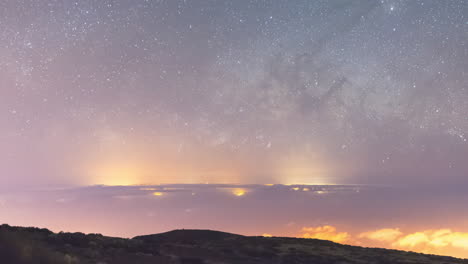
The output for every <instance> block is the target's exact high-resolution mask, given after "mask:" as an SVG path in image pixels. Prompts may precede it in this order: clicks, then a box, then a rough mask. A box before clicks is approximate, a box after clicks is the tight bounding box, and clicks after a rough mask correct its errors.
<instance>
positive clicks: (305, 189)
mask: <svg viewBox="0 0 468 264" xmlns="http://www.w3.org/2000/svg"><path fill="white" fill-rule="evenodd" d="M302 190H303V191H304V192H308V191H310V189H309V188H307V187H306V188H303V189H302Z"/></svg>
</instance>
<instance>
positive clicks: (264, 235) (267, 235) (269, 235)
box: [262, 233, 273, 237]
mask: <svg viewBox="0 0 468 264" xmlns="http://www.w3.org/2000/svg"><path fill="white" fill-rule="evenodd" d="M262 237H273V236H272V235H271V234H267V233H265V234H263V235H262Z"/></svg>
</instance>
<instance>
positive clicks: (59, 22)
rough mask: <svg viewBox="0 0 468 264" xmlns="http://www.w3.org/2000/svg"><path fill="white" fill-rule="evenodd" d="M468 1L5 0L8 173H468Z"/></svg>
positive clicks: (135, 180)
mask: <svg viewBox="0 0 468 264" xmlns="http://www.w3.org/2000/svg"><path fill="white" fill-rule="evenodd" d="M467 14H468V2H466V1H464V0H452V1H417V0H415V1H403V0H401V1H396V0H388V1H373V0H362V1H351V0H349V1H346V0H336V1H305V0H304V1H279V0H276V1H244V0H242V1H214V0H206V1H188V0H187V1H176V0H173V1H162V0H154V1H149V0H146V1H143V0H132V1H131V0H128V1H126V0H115V1H109V0H102V1H89V0H80V1H71V0H55V1H49V0H44V1H32V0H31V1H27V0H22V1H18V0H3V1H1V2H0V149H1V151H0V174H1V177H0V182H1V183H2V184H5V183H8V184H10V185H37V186H39V185H40V186H43V185H48V186H50V185H93V184H106V185H129V184H158V183H285V184H286V183H320V184H332V183H340V184H341V183H360V184H420V183H424V184H460V183H465V184H467V183H468V177H467V176H468V175H467V172H468V162H466V159H467V157H468V142H467V140H468V76H467V69H468V48H467V45H468V34H467V32H468V30H467V29H468V18H467Z"/></svg>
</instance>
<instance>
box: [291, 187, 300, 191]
mask: <svg viewBox="0 0 468 264" xmlns="http://www.w3.org/2000/svg"><path fill="white" fill-rule="evenodd" d="M299 189H300V188H299V187H294V188H291V190H293V191H299Z"/></svg>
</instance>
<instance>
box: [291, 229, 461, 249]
mask: <svg viewBox="0 0 468 264" xmlns="http://www.w3.org/2000/svg"><path fill="white" fill-rule="evenodd" d="M299 237H302V238H315V239H323V240H330V241H333V242H337V243H344V244H350V245H359V246H369V247H376V246H377V247H385V248H391V249H399V250H409V251H415V252H421V253H427V254H438V255H451V256H457V257H468V253H467V252H466V250H468V232H466V233H464V232H454V231H452V230H451V229H437V230H424V231H417V232H412V233H404V232H402V231H401V230H400V229H398V228H383V229H378V230H372V231H367V232H362V233H359V234H357V235H355V236H353V235H351V233H348V232H342V231H337V228H336V227H334V226H329V225H325V226H318V227H304V228H302V232H301V234H300V235H299Z"/></svg>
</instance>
